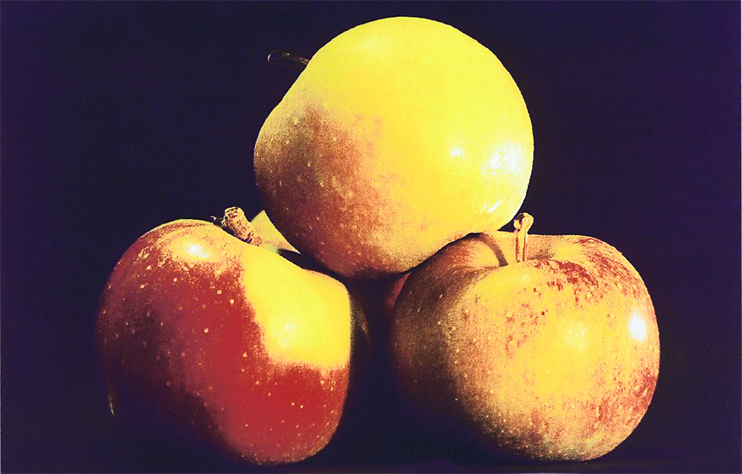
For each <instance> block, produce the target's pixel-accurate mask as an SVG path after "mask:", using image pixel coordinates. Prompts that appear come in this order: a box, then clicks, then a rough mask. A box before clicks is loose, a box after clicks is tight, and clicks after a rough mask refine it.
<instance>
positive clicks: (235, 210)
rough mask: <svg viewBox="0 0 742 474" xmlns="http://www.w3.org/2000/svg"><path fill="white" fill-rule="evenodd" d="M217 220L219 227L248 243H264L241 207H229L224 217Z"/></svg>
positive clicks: (256, 244)
mask: <svg viewBox="0 0 742 474" xmlns="http://www.w3.org/2000/svg"><path fill="white" fill-rule="evenodd" d="M215 220H216V222H215V224H217V225H218V226H219V227H221V228H222V229H224V230H226V231H228V232H230V233H231V234H232V235H234V236H235V237H237V238H238V239H240V240H242V241H244V242H246V243H248V244H251V245H255V246H260V244H262V243H263V239H261V238H260V236H259V235H258V233H257V232H256V231H255V228H254V227H253V225H252V224H251V223H250V221H249V220H247V216H245V212H244V211H243V210H242V209H240V208H239V207H236V206H235V207H228V208H227V209H225V210H224V217H222V218H221V219H215Z"/></svg>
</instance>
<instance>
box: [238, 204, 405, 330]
mask: <svg viewBox="0 0 742 474" xmlns="http://www.w3.org/2000/svg"><path fill="white" fill-rule="evenodd" d="M250 223H251V224H252V226H253V228H254V229H255V232H256V233H257V234H258V235H260V237H261V238H262V239H263V245H265V246H268V247H270V248H272V249H274V250H275V251H277V252H296V253H298V250H296V248H294V246H293V245H291V244H290V243H289V241H288V240H286V238H285V237H284V236H283V235H282V234H281V233H280V232H279V231H278V229H276V226H275V225H273V222H272V221H271V219H270V217H268V214H266V212H265V211H260V212H259V213H258V214H257V215H256V216H255V217H253V219H252V220H251V221H250ZM409 276H410V272H405V273H403V274H401V275H394V276H392V277H389V278H386V279H378V280H355V281H353V280H345V281H344V284H345V285H346V286H347V287H348V291H350V292H351V293H352V294H353V296H355V297H356V298H357V300H358V302H359V304H360V305H361V307H362V308H363V314H364V315H365V316H368V317H371V316H375V317H377V318H384V319H389V318H391V315H392V309H393V308H394V304H395V303H396V301H397V297H399V293H400V291H402V287H403V286H404V282H405V281H407V278H408V277H409ZM366 332H367V331H366ZM366 337H367V336H366Z"/></svg>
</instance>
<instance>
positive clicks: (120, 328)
mask: <svg viewBox="0 0 742 474" xmlns="http://www.w3.org/2000/svg"><path fill="white" fill-rule="evenodd" d="M235 209H236V208H231V209H230V210H228V211H229V212H228V214H227V215H228V216H231V215H233V213H236V216H237V218H235V219H227V221H228V222H230V221H231V222H232V224H231V226H230V227H231V228H232V229H233V230H235V232H236V233H237V234H238V235H240V234H241V237H243V238H246V239H247V240H248V241H250V240H252V243H250V242H246V241H243V240H240V239H238V238H236V237H234V236H232V235H230V234H229V233H227V232H226V231H225V230H224V229H222V228H220V227H219V226H217V225H215V224H212V223H209V222H204V221H197V220H179V221H174V222H171V223H168V224H165V225H162V226H160V227H157V228H155V229H153V230H151V231H150V232H148V233H146V234H145V235H143V236H142V237H141V238H139V239H138V240H137V241H136V242H135V243H134V244H133V245H132V246H131V247H130V248H129V249H128V250H127V251H126V253H125V254H124V255H123V257H122V258H121V260H120V261H119V262H118V264H117V265H116V267H115V269H114V270H113V273H112V274H111V276H110V278H109V281H108V283H107V285H106V287H105V290H104V292H103V296H102V299H101V302H100V308H99V313H98V320H97V328H96V345H97V354H98V358H99V363H100V367H101V371H102V375H103V379H104V382H105V387H106V390H107V393H108V399H109V402H110V408H111V412H112V413H113V414H114V416H115V417H117V418H120V419H122V420H123V421H124V422H126V423H128V424H129V425H131V426H134V427H135V428H138V429H149V428H151V427H152V426H157V427H158V428H159V427H162V426H164V425H166V426H167V427H168V429H167V430H165V431H166V432H170V431H168V430H170V429H171V428H172V429H174V432H177V433H182V434H185V435H186V436H187V437H189V438H192V439H195V440H198V441H201V442H204V443H205V444H206V445H207V446H210V447H212V448H214V449H216V450H217V451H219V452H220V453H223V454H226V455H228V456H229V457H230V458H236V459H242V460H245V461H247V462H250V463H253V464H258V465H265V464H278V463H287V462H295V461H299V460H302V459H305V458H307V457H309V456H312V455H313V454H315V453H317V452H318V451H319V450H321V449H322V448H323V447H324V446H325V445H326V444H327V443H328V442H329V440H330V439H331V437H332V436H333V433H334V432H335V430H336V427H337V426H338V422H339V420H340V416H341V414H342V412H343V406H344V403H345V400H346V394H347V390H348V382H349V366H350V358H351V332H352V328H351V327H352V324H353V323H352V320H353V318H354V317H356V316H358V315H354V312H355V310H354V309H351V308H352V305H351V300H350V298H349V295H348V292H347V290H346V288H345V287H344V286H343V285H342V284H341V283H340V282H338V281H337V280H335V279H333V278H331V277H329V276H327V275H324V274H322V273H319V272H316V271H311V270H307V269H304V268H301V267H299V266H297V265H295V264H294V263H292V262H290V261H289V260H286V259H285V258H283V257H281V256H280V255H278V254H277V253H275V252H271V251H270V250H267V249H266V248H262V247H260V246H258V245H255V243H256V241H255V239H254V236H253V235H252V233H251V232H250V229H249V224H248V223H247V220H246V219H244V214H242V212H241V210H235ZM353 307H354V306H353ZM359 317H360V316H359ZM152 417H154V418H153V419H154V421H152V419H151V418H152Z"/></svg>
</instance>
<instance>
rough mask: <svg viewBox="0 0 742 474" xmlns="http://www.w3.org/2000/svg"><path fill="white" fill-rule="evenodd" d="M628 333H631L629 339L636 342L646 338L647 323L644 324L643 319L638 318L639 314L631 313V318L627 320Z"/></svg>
mask: <svg viewBox="0 0 742 474" xmlns="http://www.w3.org/2000/svg"><path fill="white" fill-rule="evenodd" d="M629 332H630V333H631V337H633V338H634V339H636V340H638V341H643V340H645V339H646V338H647V323H646V322H644V319H642V317H641V316H639V312H637V311H634V312H633V313H631V318H629Z"/></svg>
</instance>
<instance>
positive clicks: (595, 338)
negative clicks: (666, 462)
mask: <svg viewBox="0 0 742 474" xmlns="http://www.w3.org/2000/svg"><path fill="white" fill-rule="evenodd" d="M523 222H524V223H525V224H528V220H527V219H526V220H524V221H523ZM520 223H521V221H520V220H518V221H516V228H518V227H519V225H520ZM527 227H528V225H525V226H523V228H521V229H519V230H517V231H516V235H513V234H512V233H507V232H495V233H493V234H491V235H475V236H470V237H467V238H465V239H462V240H461V241H458V242H456V243H453V244H451V245H449V246H447V247H446V248H444V249H442V250H441V251H440V252H438V253H437V254H436V255H435V256H433V257H432V258H431V259H430V260H428V261H427V262H426V263H424V264H423V265H422V266H420V267H419V268H418V269H416V270H414V271H413V272H412V274H411V275H410V277H409V279H408V281H407V282H406V283H405V286H404V288H403V289H402V293H401V295H400V297H399V300H398V302H397V305H396V306H395V311H394V319H393V321H392V334H391V340H392V353H393V354H392V357H393V360H394V367H395V373H396V379H397V380H398V382H399V387H400V389H401V391H402V393H403V394H404V396H405V398H407V399H408V400H409V402H410V403H411V405H412V406H414V407H416V408H417V409H418V410H419V411H420V413H421V414H422V415H423V416H424V417H425V418H426V419H428V420H434V422H435V423H440V425H439V426H443V425H446V426H455V427H457V428H461V429H462V430H463V431H462V432H464V433H467V434H470V435H471V436H472V437H473V438H474V439H476V440H477V441H478V442H479V443H481V446H483V447H484V448H486V449H488V450H490V452H494V453H500V454H508V455H516V456H519V457H524V458H529V459H543V460H586V459H592V458H596V457H598V456H601V455H603V454H605V453H607V452H609V451H611V450H612V449H613V448H615V447H616V446H617V445H618V444H619V443H621V442H622V441H623V440H624V439H625V438H626V437H628V436H629V434H630V433H631V432H632V431H633V430H634V428H635V427H636V426H637V425H638V423H639V421H640V420H641V419H642V417H643V415H644V414H645V412H646V411H647V408H648V406H649V403H650V401H651V399H652V394H653V393H654V389H655V385H656V382H657V376H658V371H659V358H660V343H659V333H658V328H657V321H656V318H655V313H654V309H653V305H652V301H651V299H650V297H649V293H648V291H647V288H646V286H645V285H644V283H643V281H642V279H641V277H640V276H639V274H638V273H637V271H636V270H635V269H634V267H632V266H631V264H630V263H629V262H628V261H627V260H626V258H624V257H623V256H622V255H621V253H619V252H618V251H617V250H616V249H615V248H613V247H611V246H610V245H608V244H606V243H604V242H602V241H600V240H598V239H595V238H591V237H583V236H541V235H532V236H529V237H528V240H527V246H526V232H527Z"/></svg>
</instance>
